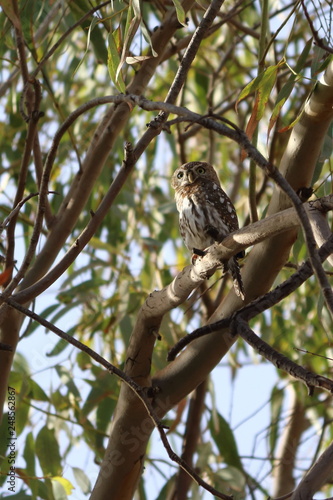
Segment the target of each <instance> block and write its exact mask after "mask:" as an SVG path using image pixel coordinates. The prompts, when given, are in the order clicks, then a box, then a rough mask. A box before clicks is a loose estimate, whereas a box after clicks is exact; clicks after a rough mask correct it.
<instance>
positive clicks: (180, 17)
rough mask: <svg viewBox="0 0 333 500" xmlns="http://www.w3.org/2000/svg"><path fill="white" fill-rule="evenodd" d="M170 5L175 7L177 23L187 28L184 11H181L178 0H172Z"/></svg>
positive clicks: (181, 7)
mask: <svg viewBox="0 0 333 500" xmlns="http://www.w3.org/2000/svg"><path fill="white" fill-rule="evenodd" d="M172 3H173V4H174V6H175V9H176V14H177V19H178V21H179V22H180V24H182V25H183V26H187V24H186V15H185V10H184V9H183V6H182V4H181V2H180V0H172Z"/></svg>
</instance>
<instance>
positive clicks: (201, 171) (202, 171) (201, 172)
mask: <svg viewBox="0 0 333 500" xmlns="http://www.w3.org/2000/svg"><path fill="white" fill-rule="evenodd" d="M197 172H198V174H204V173H205V172H206V170H205V169H204V168H203V167H199V168H198V170H197Z"/></svg>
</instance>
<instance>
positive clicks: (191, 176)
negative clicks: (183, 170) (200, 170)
mask: <svg viewBox="0 0 333 500" xmlns="http://www.w3.org/2000/svg"><path fill="white" fill-rule="evenodd" d="M195 179H196V175H195V173H194V172H192V170H190V171H189V172H187V180H188V182H190V183H191V184H193V182H194V181H195Z"/></svg>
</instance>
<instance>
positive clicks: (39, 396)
mask: <svg viewBox="0 0 333 500" xmlns="http://www.w3.org/2000/svg"><path fill="white" fill-rule="evenodd" d="M29 385H30V391H29V394H28V397H29V398H31V399H35V400H36V401H50V398H49V397H48V396H47V394H46V393H45V392H44V390H43V389H42V388H41V386H40V385H38V384H37V382H35V381H34V380H33V379H32V378H31V379H30V380H29Z"/></svg>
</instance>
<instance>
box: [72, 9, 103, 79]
mask: <svg viewBox="0 0 333 500" xmlns="http://www.w3.org/2000/svg"><path fill="white" fill-rule="evenodd" d="M98 22H99V19H98V18H97V17H93V18H92V21H91V23H90V25H89V29H88V34H87V45H86V50H85V52H84V54H83V56H82V58H81V60H80V62H79V64H78V65H77V66H76V68H75V70H74V73H73V76H74V75H75V73H76V72H77V71H78V70H79V68H80V66H81V64H82V63H83V61H84V59H85V57H86V55H87V53H88V50H89V45H90V37H91V33H92V31H93V29H94V28H95V26H96V24H98Z"/></svg>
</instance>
